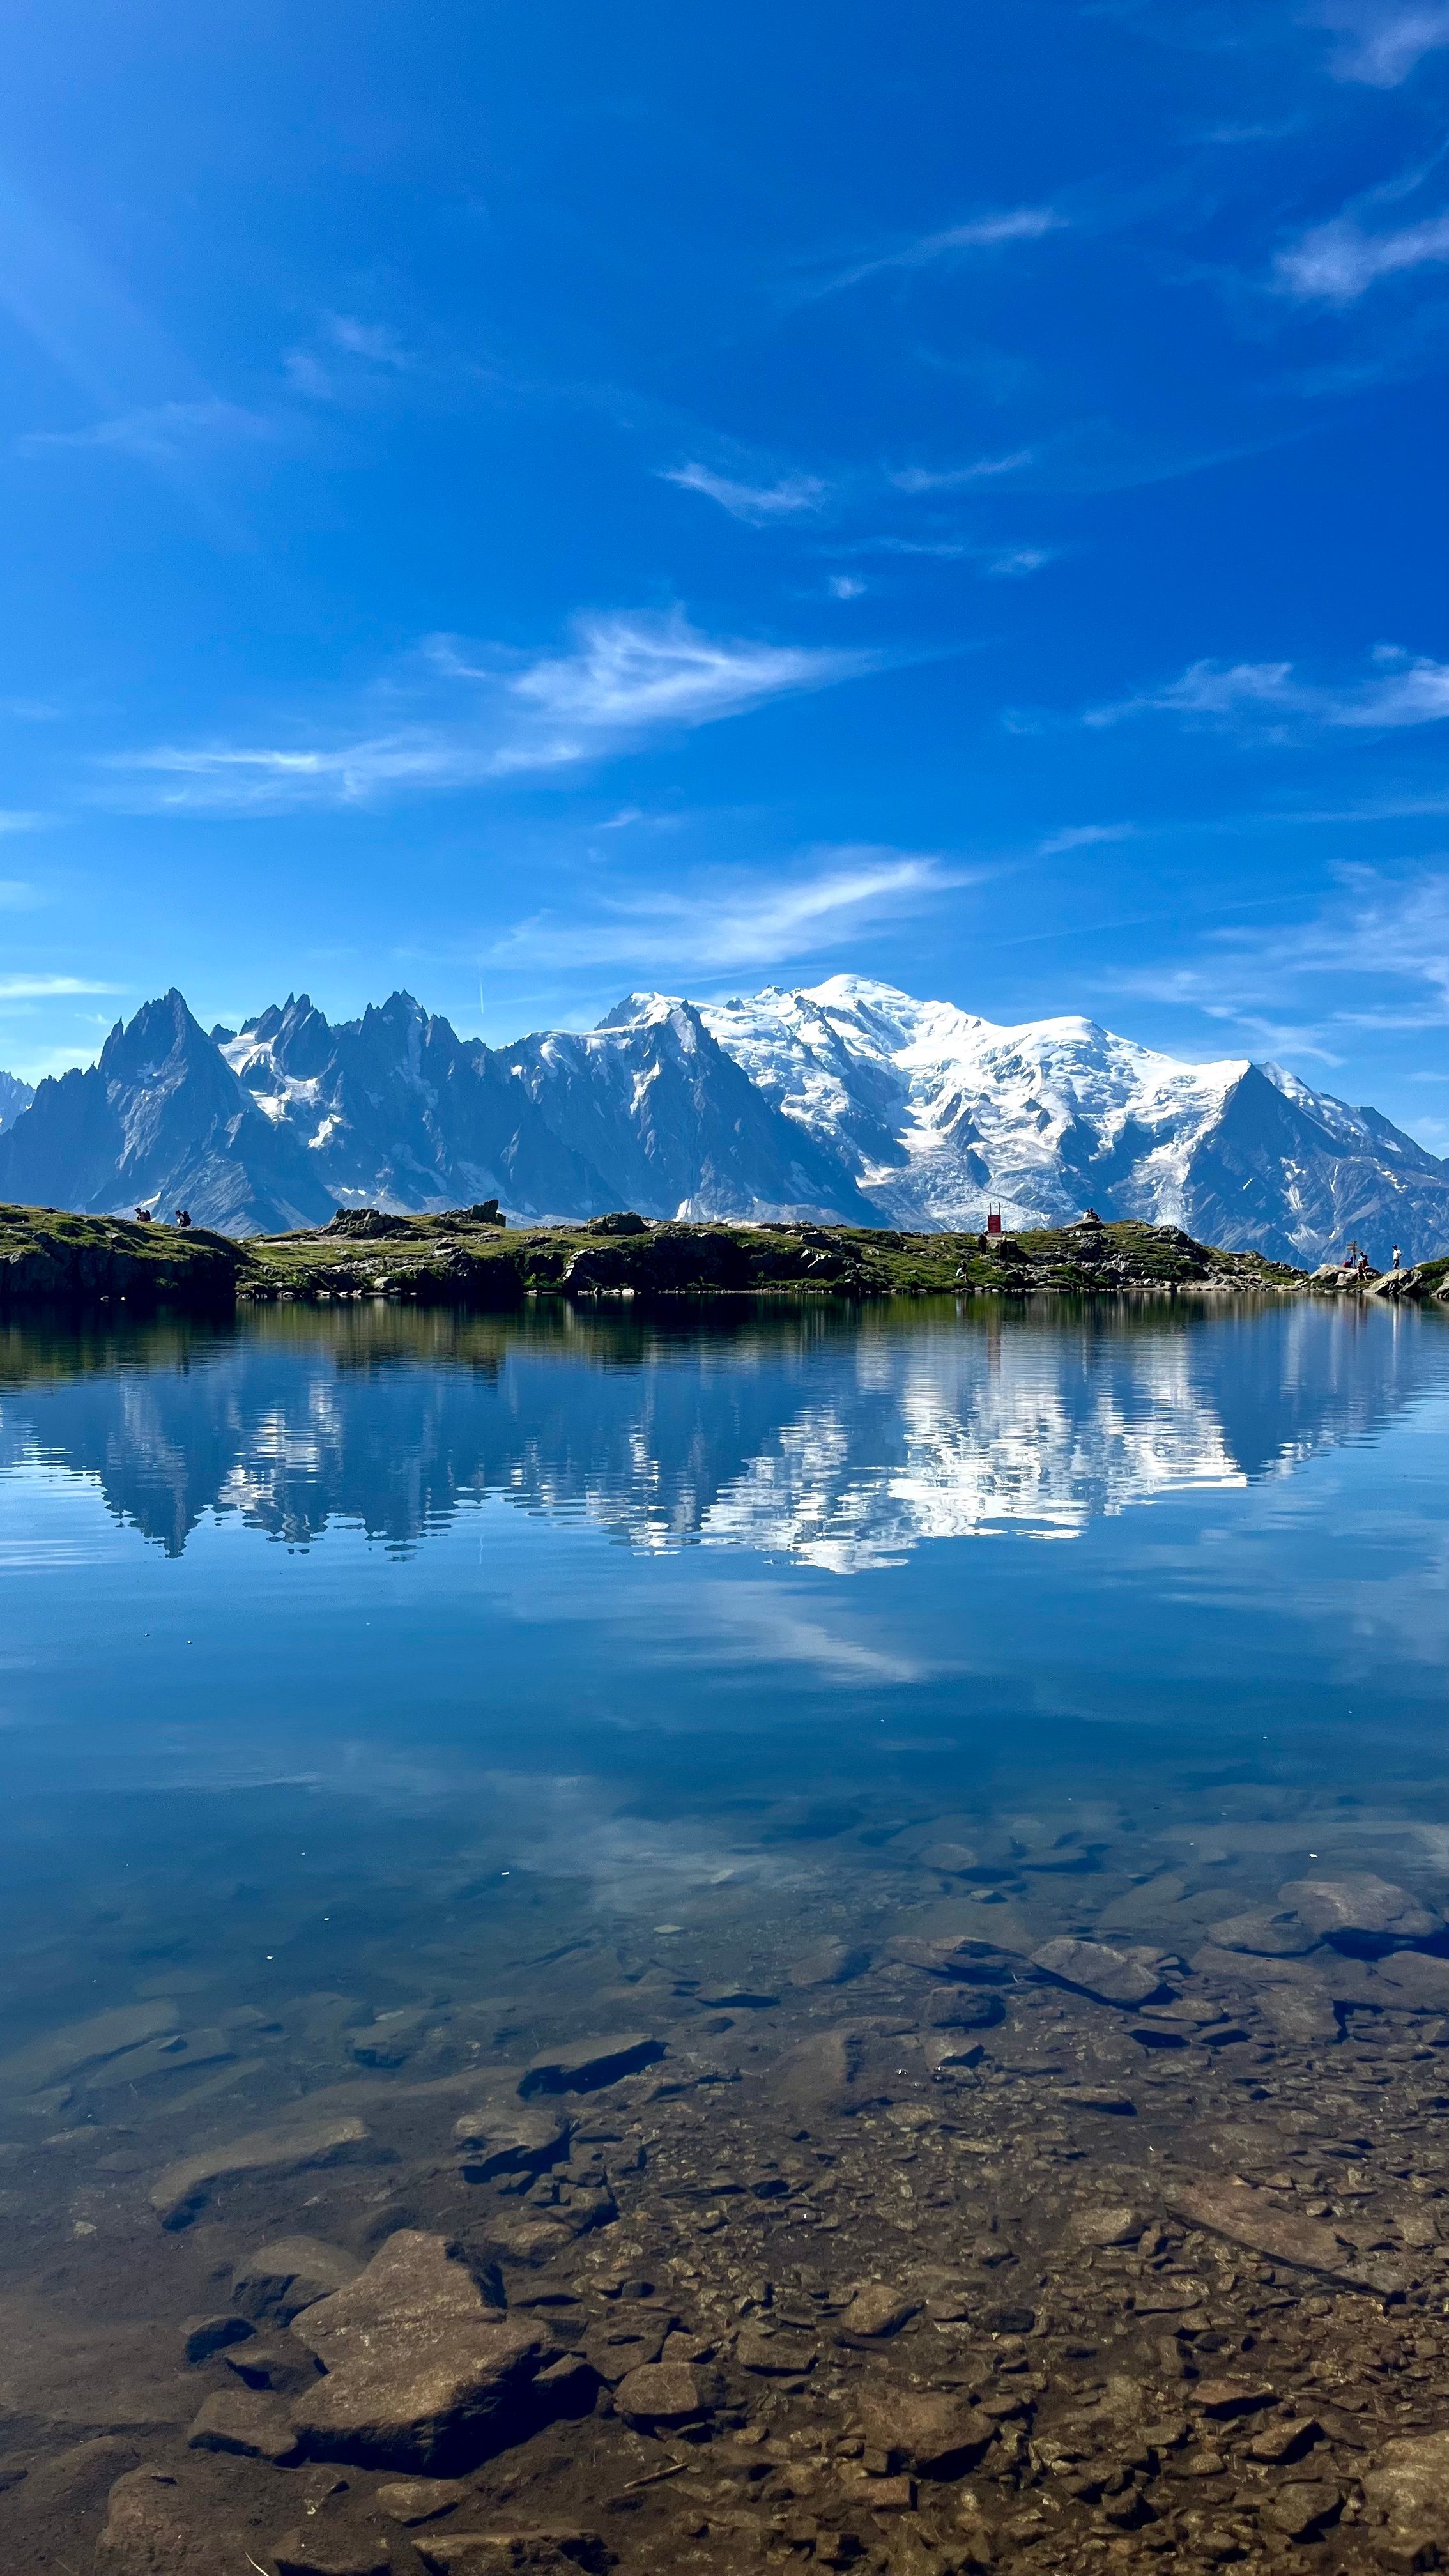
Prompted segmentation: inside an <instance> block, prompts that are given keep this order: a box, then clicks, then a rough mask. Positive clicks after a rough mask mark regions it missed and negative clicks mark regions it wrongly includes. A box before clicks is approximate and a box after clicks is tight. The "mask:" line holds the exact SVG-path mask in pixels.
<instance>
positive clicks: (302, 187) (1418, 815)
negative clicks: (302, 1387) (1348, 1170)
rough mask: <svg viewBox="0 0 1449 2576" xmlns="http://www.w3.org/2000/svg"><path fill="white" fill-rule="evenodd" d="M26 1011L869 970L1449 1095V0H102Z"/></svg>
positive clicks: (14, 512)
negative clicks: (776, 2)
mask: <svg viewBox="0 0 1449 2576" xmlns="http://www.w3.org/2000/svg"><path fill="white" fill-rule="evenodd" d="M8 53H9V64H8V74H9V76H8V78H7V81H6V84H5V89H4V94H3V97H0V236H3V238H0V383H3V426H0V490H3V495H4V512H5V522H6V529H7V543H6V545H5V548H4V553H3V559H0V563H3V569H0V583H3V602H4V614H3V619H0V745H3V754H4V771H3V777H0V931H3V942H0V1063H3V1064H8V1065H11V1066H13V1067H15V1068H16V1069H19V1070H22V1071H26V1072H29V1073H32V1074H34V1073H35V1072H37V1071H41V1070H51V1069H54V1068H55V1067H57V1066H59V1065H61V1064H64V1063H69V1062H75V1061H79V1060H83V1059H85V1058H86V1057H88V1056H89V1055H91V1054H92V1053H93V1052H94V1050H95V1047H96V1045H97V1044H98V1042H99V1038H100V1036H101V1034H102V1033H103V1031H104V1028H105V1026H106V1025H107V1024H108V1023H109V1021H110V1020H111V1019H113V1018H114V1017H115V1016H116V1015H117V1014H118V1013H119V1012H124V1013H127V1014H128V1013H129V1012H130V1010H131V1009H132V1008H133V1007H134V1006H135V1005H136V1003H137V1002H139V1001H140V1000H141V999H142V998H144V996H145V995H146V994H147V993H150V992H154V991H158V990H162V989H164V988H165V987H166V986H167V985H169V984H172V983H177V984H179V985H180V986H181V987H182V989H183V990H184V991H185V993H186V994H187V996H188V998H189V1000H190V1001H191V1003H192V1005H193V1008H194V1009H196V1011H197V1012H198V1014H199V1015H200V1016H201V1017H202V1018H203V1019H206V1020H210V1019H212V1018H224V1019H228V1020H235V1019H237V1018H238V1017H240V1016H242V1015H245V1014H248V1013H250V1012H252V1011H255V1010H257V1009H260V1008H261V1007H262V1006H263V1005H265V1004H266V1003H267V1002H268V1001H271V1000H273V999H276V998H279V997H281V996H283V995H284V994H285V993H286V991H287V990H288V989H289V988H291V987H296V988H298V989H300V988H301V987H303V986H305V987H306V988H307V989H309V990H310V991H311V993H312V994H313V996H314V997H315V998H316V999H317V1000H318V1001H319V1002H320V1003H321V1004H322V1006H323V1007H324V1008H325V1009H326V1010H327V1011H328V1012H329V1013H330V1014H331V1015H333V1016H339V1015H345V1014H349V1013H351V1012H354V1011H356V1010H357V1009H359V1008H360V1007H361V1006H362V1005H363V1004H364V1003H365V1002H366V1001H368V1000H369V999H378V998H381V996H382V995H383V994H385V993H386V992H387V991H388V990H390V989H391V988H392V987H393V986H395V985H397V984H406V985H407V986H408V987H409V988H410V989H411V990H413V991H414V992H416V993H417V994H418V995H419V996H420V998H421V999H423V1000H424V1001H425V1002H427V1003H429V1004H430V1005H431V1006H432V1007H434V1008H436V1009H438V1010H441V1011H444V1012H446V1013H447V1014H448V1015H449V1016H450V1017H451V1018H452V1019H453V1020H454V1021H455V1023H456V1025H457V1026H458V1027H460V1028H461V1029H464V1030H479V1029H481V1030H482V1031H483V1032H484V1034H486V1035H488V1036H489V1037H490V1038H494V1039H501V1038H505V1037H508V1036H512V1035H515V1034H517V1033H519V1032H520V1031H521V1030H523V1029H526V1028H536V1027H539V1026H544V1025H548V1024H550V1023H555V1022H563V1023H571V1024H574V1025H586V1024H587V1023H589V1022H590V1021H592V1020H593V1019H594V1018H595V1017H597V1016H598V1014H599V1013H600V1012H601V1011H602V1010H603V1009H605V1008H607V1007H608V1005H609V1004H610V1003H611V1002H612V1001H613V1000H615V999H616V998H617V997H618V995H619V994H620V993H621V992H623V991H626V990H627V989H629V987H630V986H632V985H651V986H652V985H659V986H664V987H666V988H668V989H671V990H676V991H678V990H684V991H688V992H691V993H694V994H697V995H699V996H701V997H703V996H708V995H716V994H723V993H729V992H736V991H740V990H749V989H753V988H754V987H756V986H758V985H760V984H763V983H766V982H771V981H774V982H781V983H791V984H793V983H801V982H807V981H813V980H816V979H818V978H819V977H820V976H822V975H825V974H830V973H834V972H838V971H840V970H842V969H848V970H852V971H856V972H864V973H873V974H879V975H882V976H885V977H887V978H889V979H890V980H892V981H895V982H898V983H901V984H904V985H906V986H907V987H909V988H910V989H912V990H914V991H917V992H921V993H932V994H941V995H944V996H946V997H947V998H949V999H952V1000H955V1001H958V1002H960V1003H962V1004H963V1005H965V1006H967V1007H968V1008H972V1009H976V1010H980V1011H983V1012H985V1013H987V1014H988V1015H989V1016H991V1017H993V1018H998V1019H1018V1018H1026V1017H1036V1016H1040V1015H1044V1014H1048V1013H1054V1012H1063V1011H1085V1012H1088V1013H1090V1014H1091V1015H1092V1016H1094V1017H1096V1018H1098V1019H1102V1020H1105V1021H1106V1022H1108V1023H1109V1024H1110V1025H1112V1026H1115V1027H1117V1028H1120V1029H1123V1030H1125V1031H1127V1032H1128V1033H1130V1034H1132V1035H1135V1036H1138V1037H1141V1038H1144V1039H1146V1040H1148V1041H1150V1042H1152V1043H1154V1044H1158V1045H1162V1046H1166V1047H1168V1048H1171V1049H1173V1050H1174V1051H1177V1052H1180V1053H1183V1054H1186V1055H1190V1056H1194V1057H1206V1056H1218V1055H1237V1054H1253V1055H1258V1056H1260V1057H1261V1056H1265V1055H1266V1056H1275V1057H1278V1058H1280V1059H1281V1060H1282V1061H1284V1062H1286V1063H1288V1064H1291V1065H1292V1066H1294V1067H1295V1068H1296V1069H1298V1070H1299V1071H1300V1072H1302V1073H1304V1074H1305V1075H1306V1076H1307V1077H1308V1078H1309V1079H1310V1080H1312V1081H1316V1082H1319V1083H1321V1084H1323V1085H1324V1086H1325V1087H1326V1088H1328V1089H1330V1090H1334V1091H1338V1092H1340V1093H1342V1094H1344V1095H1346V1096H1347V1097H1349V1098H1351V1099H1353V1100H1373V1101H1375V1102H1376V1103H1377V1104H1378V1105H1379V1106H1381V1107H1383V1108H1385V1109H1387V1110H1388V1111H1389V1112H1390V1114H1391V1115H1394V1116H1396V1117H1397V1118H1399V1119H1400V1120H1401V1121H1402V1122H1403V1123H1404V1124H1405V1125H1406V1126H1408V1127H1409V1128H1410V1129H1411V1130H1412V1131H1413V1132H1414V1133H1416V1134H1418V1135H1420V1136H1422V1137H1423V1138H1424V1140H1425V1141H1426V1142H1429V1143H1431V1144H1434V1145H1436V1146H1437V1147H1438V1148H1439V1149H1440V1150H1446V1149H1449V1049H1446V1047H1445V1043H1444V1036H1445V1028H1446V1023H1449V857H1446V850H1449V766H1446V760H1445V751H1446V745H1449V635H1446V618H1445V606H1446V580H1445V575H1446V557H1449V549H1446V542H1445V536H1446V529H1445V522H1446V515H1449V512H1446V476H1445V470H1444V469H1445V409H1444V372H1445V358H1446V353H1449V160H1446V157H1445V145H1444V134H1445V130H1446V120H1445V103H1446V92H1449V0H1377V5H1370V6H1364V5H1360V0H1322V4H1321V5H1317V6H1315V5H1308V6H1295V7H1280V6H1278V5H1276V0H1249V5H1242V6H1237V5H1231V6H1229V5H1224V6H1216V5H1203V6H1198V5H1195V0H1092V5H1089V6H1075V5H1072V0H1041V5H1038V4H1037V0H1015V5H1013V6H1012V7H1010V8H1009V9H1006V10H988V9H986V8H984V7H980V6H971V7H967V8H963V7H961V6H960V5H959V0H956V5H951V6H943V5H934V6H927V5H916V0H897V5H896V6H895V7H893V8H892V9H890V10H888V11H887V10H881V9H875V8H872V9H869V10H866V9H862V8H859V7H856V6H852V5H846V6H841V5H840V0H834V5H832V6H830V7H829V8H826V7H824V6H821V5H817V0H796V5H795V6H793V7H792V8H790V9H787V10H781V9H779V8H778V7H772V8H770V9H768V10H765V9H761V8H759V7H757V6H755V5H753V0H744V5H743V6H740V5H736V6H734V7H732V8H731V9H730V10H729V11H728V12H727V13H726V12H723V11H715V12H710V11H708V10H699V9H680V8H679V7H678V6H677V5H673V0H671V5H668V6H665V5H662V0H661V5H647V6H646V5H637V0H636V5H629V0H624V5H622V6H620V7H618V8H614V9H610V10H608V11H603V10H600V9H599V8H597V7H596V6H593V5H590V6H582V5H571V0H562V5H560V0H528V5H526V6H525V5H523V0H505V4H504V5H499V4H498V0H469V5H467V6H463V5H456V0H435V5H434V6H433V7H431V8H429V9H427V10H419V9H416V8H410V9H404V8H403V7H401V6H399V5H396V4H395V0H349V5H348V6H347V7H346V8H345V9H343V8H342V7H340V6H337V5H335V0H313V5H312V6H311V7H309V8H308V9H306V10H302V11H299V10H296V9H295V8H283V7H281V6H280V5H271V0H254V5H251V6H249V7H247V8H245V9H241V10H234V11H227V12H222V11H215V10H205V9H203V10H200V11H196V12H192V13H185V14H184V15H183V14H180V13H178V12H177V11H176V10H174V9H173V8H161V7H158V6H155V5H151V0H138V5H136V6H133V7H130V8H127V9H125V10H117V9H114V8H105V9H103V8H101V7H99V6H98V5H95V0H46V6H45V7H44V9H41V8H38V7H35V6H33V5H27V6H25V7H23V8H22V9H21V10H19V11H18V12H17V13H16V15H15V17H14V18H13V19H12V22H11V33H10V39H9V47H8Z"/></svg>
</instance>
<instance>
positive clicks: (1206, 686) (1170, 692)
mask: <svg viewBox="0 0 1449 2576" xmlns="http://www.w3.org/2000/svg"><path fill="white" fill-rule="evenodd" d="M1373 660H1374V665H1375V668H1374V671H1373V673H1372V675H1371V676H1369V677H1368V678H1365V679H1362V680H1359V681H1356V682H1354V683H1352V684H1350V685H1349V686H1346V687H1339V688H1331V687H1324V686H1322V685H1319V684H1315V683H1313V682H1310V681H1307V680H1303V679H1300V678H1299V676H1298V672H1297V669H1296V666H1295V665H1294V664H1293V663H1292V662H1193V663H1191V664H1190V665H1189V667H1188V669H1187V670H1185V671H1184V672H1183V673H1182V675H1181V677H1180V678H1179V679H1176V680H1170V681H1168V682H1167V683H1166V685H1165V686H1164V687H1162V688H1159V689H1146V690H1141V691H1139V692H1137V693H1135V694H1134V695H1133V696H1131V697H1128V698H1118V699H1116V700H1114V701H1113V702H1112V703H1110V704H1108V705H1106V706H1100V707H1089V708H1088V710H1087V712H1086V714H1085V715H1084V717H1083V719H1082V721H1083V723H1085V724H1089V725H1094V726H1104V725H1115V724H1121V723H1123V722H1125V721H1126V720H1127V719H1128V718H1130V717H1133V716H1144V715H1171V716H1180V717H1182V718H1183V719H1184V720H1185V721H1186V722H1188V723H1228V724H1240V725H1245V726H1248V727H1249V728H1252V727H1259V726H1262V725H1264V724H1267V725H1269V726H1272V727H1275V728H1278V729H1281V728H1283V727H1285V726H1292V725H1304V724H1307V725H1322V726H1329V727H1347V728H1348V729H1350V730H1352V731H1358V732H1376V731H1398V730H1400V729H1402V728H1403V727H1405V726H1412V725H1424V724H1442V723H1443V722H1444V721H1445V720H1446V719H1449V663H1446V662H1435V661H1432V660H1430V659H1429V657H1428V656H1427V655H1419V656H1417V657H1414V658H1411V657H1410V655H1409V654H1407V653H1406V652H1404V651H1402V650H1401V649H1400V647H1399V646H1397V645H1392V644H1381V645H1379V646H1378V647H1377V649H1376V651H1375V653H1374V656H1373Z"/></svg>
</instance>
